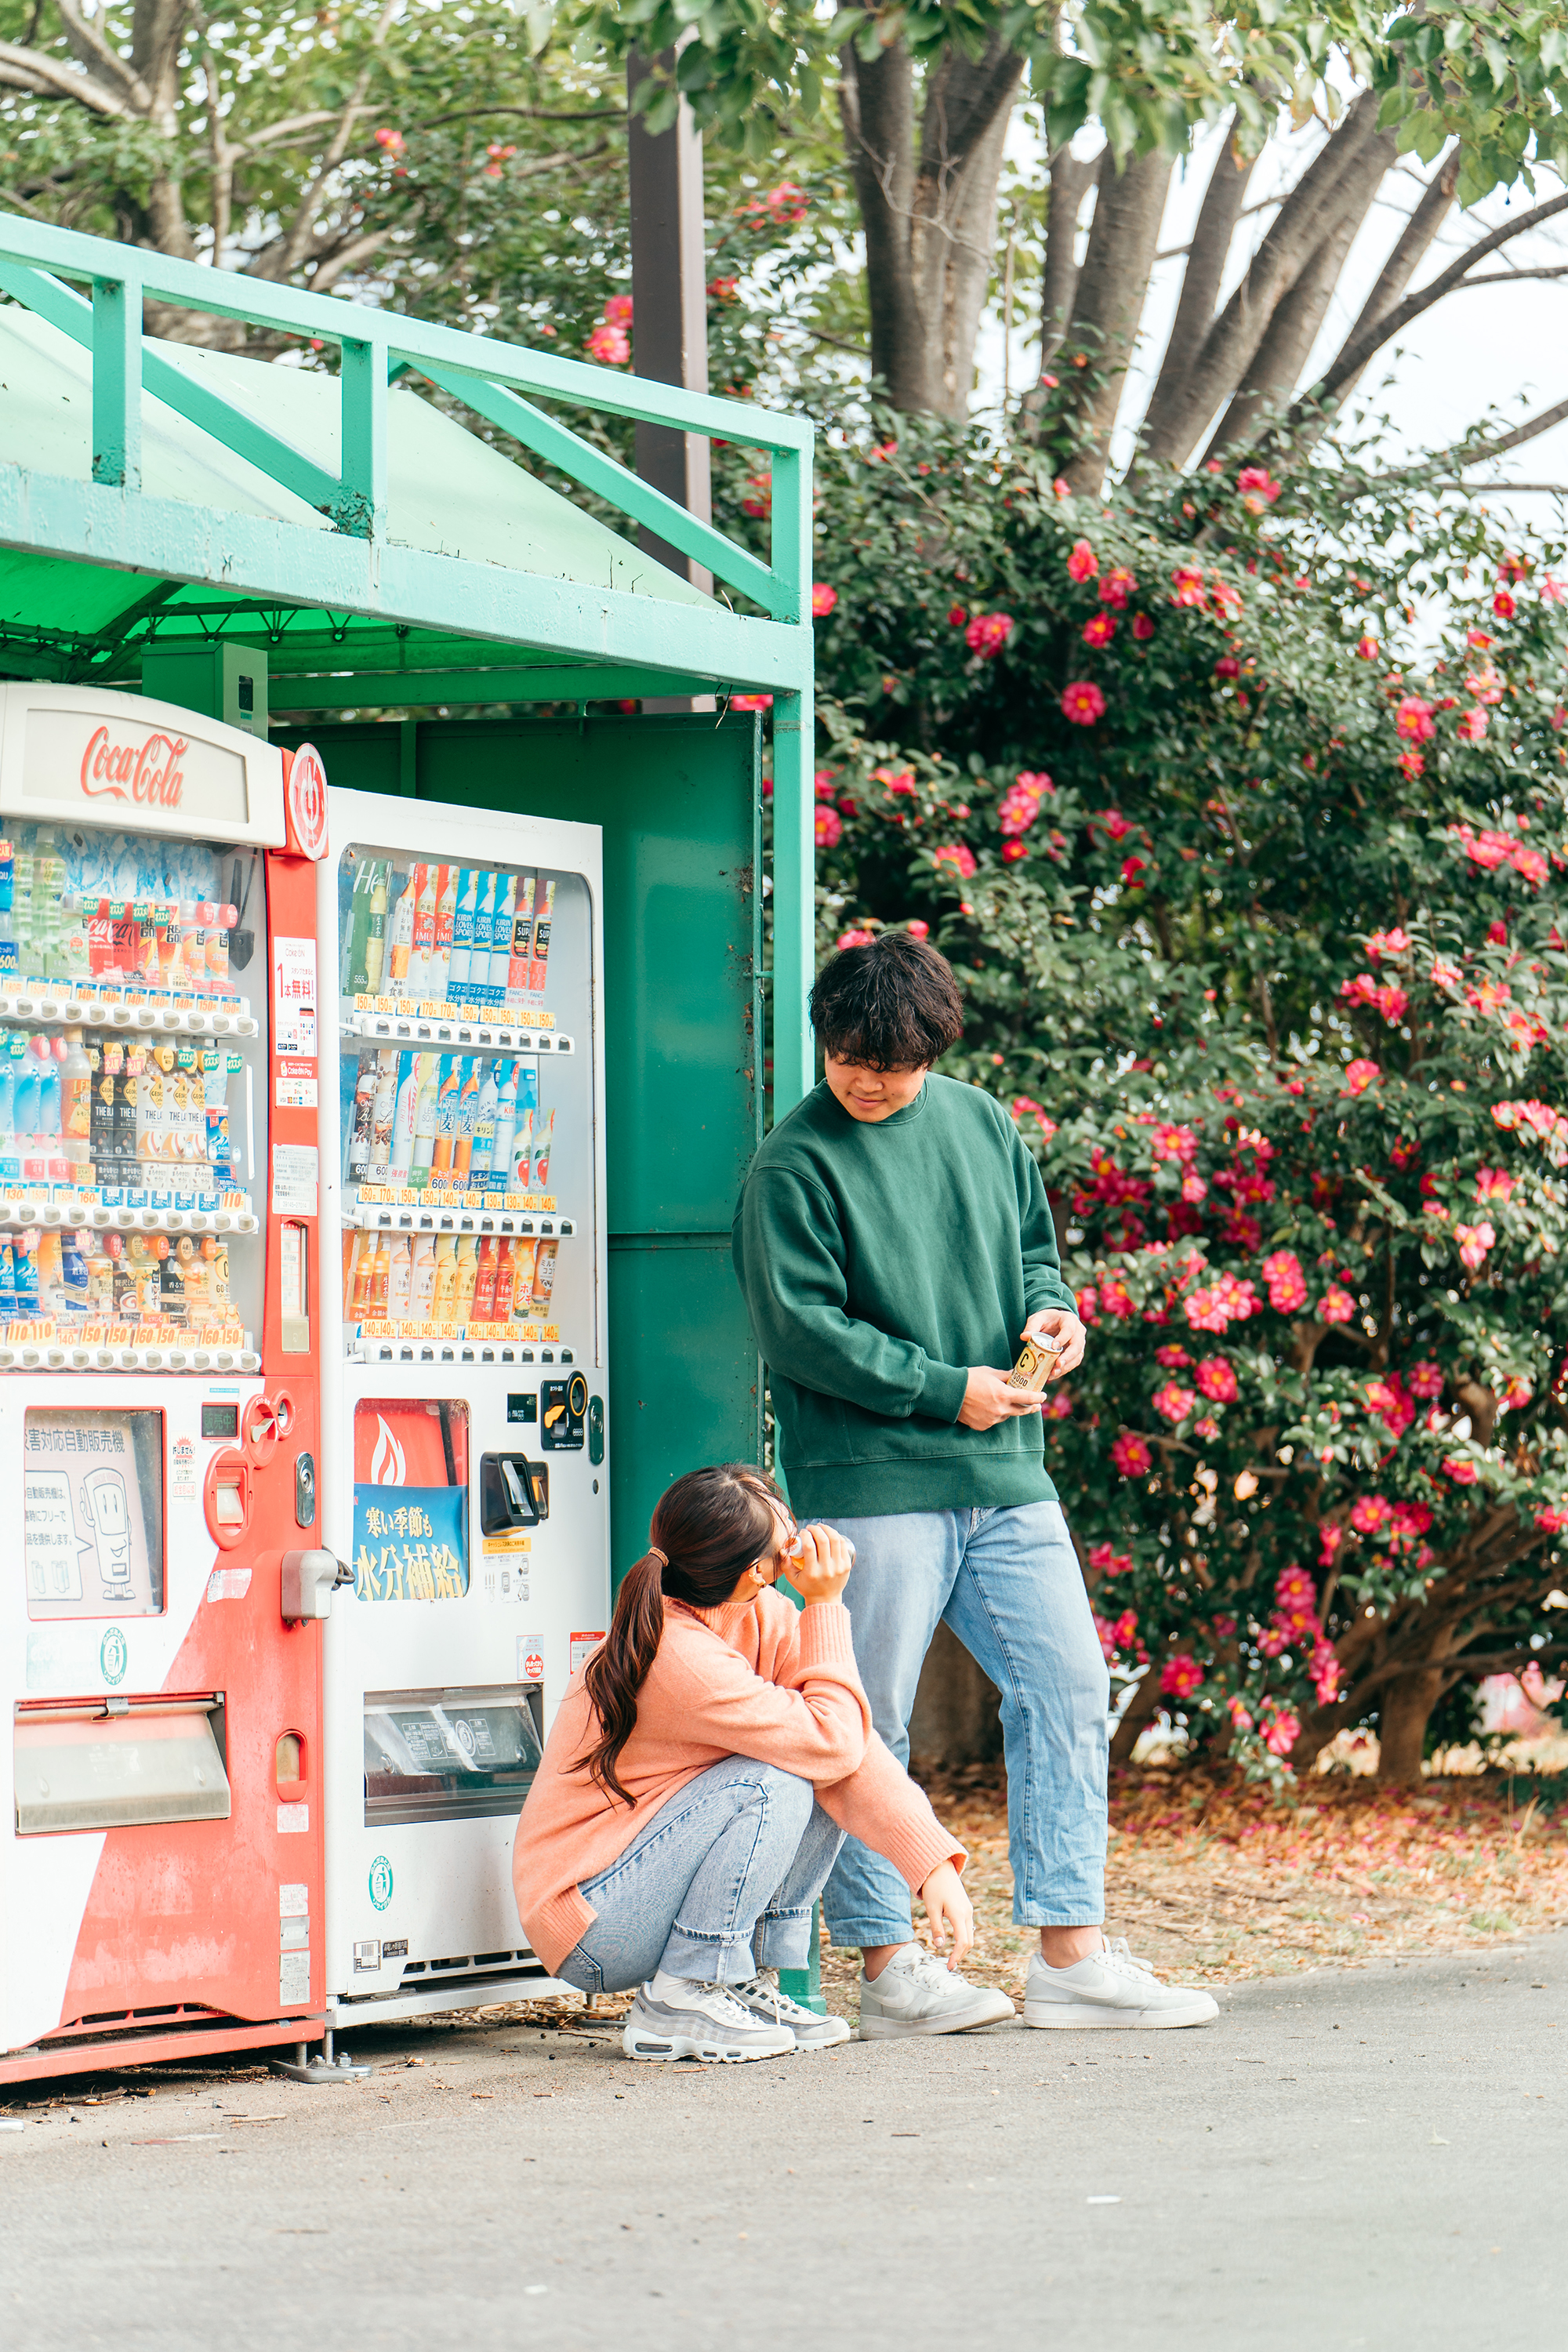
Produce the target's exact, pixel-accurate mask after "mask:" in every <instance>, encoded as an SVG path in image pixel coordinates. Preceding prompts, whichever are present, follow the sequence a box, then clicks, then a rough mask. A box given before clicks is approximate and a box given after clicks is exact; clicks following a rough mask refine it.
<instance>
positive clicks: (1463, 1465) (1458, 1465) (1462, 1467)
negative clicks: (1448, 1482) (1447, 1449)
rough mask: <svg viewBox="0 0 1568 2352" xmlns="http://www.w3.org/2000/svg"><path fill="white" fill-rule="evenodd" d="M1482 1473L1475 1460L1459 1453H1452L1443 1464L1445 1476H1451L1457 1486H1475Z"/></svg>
mask: <svg viewBox="0 0 1568 2352" xmlns="http://www.w3.org/2000/svg"><path fill="white" fill-rule="evenodd" d="M1443 1475H1444V1477H1445V1478H1451V1479H1452V1480H1453V1482H1454V1484H1455V1486H1474V1485H1475V1483H1476V1481H1477V1479H1478V1478H1479V1476H1480V1475H1481V1474H1480V1472H1479V1470H1478V1469H1477V1468H1476V1465H1475V1464H1474V1463H1473V1462H1467V1461H1465V1460H1464V1459H1463V1457H1462V1456H1461V1455H1459V1454H1449V1456H1448V1458H1447V1461H1446V1462H1445V1463H1444V1465H1443Z"/></svg>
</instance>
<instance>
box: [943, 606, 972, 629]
mask: <svg viewBox="0 0 1568 2352" xmlns="http://www.w3.org/2000/svg"><path fill="white" fill-rule="evenodd" d="M947 618H948V625H949V626H950V627H951V628H954V629H962V628H963V625H964V623H965V621H967V620H968V618H969V608H968V606H967V605H965V604H950V605H949V606H948V608H947Z"/></svg>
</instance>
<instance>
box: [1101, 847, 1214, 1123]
mask: <svg viewBox="0 0 1568 2352" xmlns="http://www.w3.org/2000/svg"><path fill="white" fill-rule="evenodd" d="M1114 814H1115V811H1114V810H1109V809H1108V810H1107V812H1106V818H1102V819H1101V822H1102V823H1104V822H1105V821H1106V819H1108V818H1109V817H1110V816H1112V815H1114ZM1128 829H1129V830H1131V827H1129V828H1128ZM1197 1148H1198V1139H1197V1137H1196V1136H1195V1135H1194V1132H1193V1130H1192V1129H1191V1128H1190V1127H1177V1126H1174V1125H1173V1123H1172V1121H1171V1120H1169V1119H1158V1120H1156V1121H1155V1125H1154V1132H1153V1134H1152V1136H1151V1137H1150V1139H1149V1150H1150V1155H1151V1157H1152V1159H1153V1160H1156V1161H1158V1160H1190V1159H1191V1158H1192V1156H1193V1154H1194V1151H1196V1150H1197Z"/></svg>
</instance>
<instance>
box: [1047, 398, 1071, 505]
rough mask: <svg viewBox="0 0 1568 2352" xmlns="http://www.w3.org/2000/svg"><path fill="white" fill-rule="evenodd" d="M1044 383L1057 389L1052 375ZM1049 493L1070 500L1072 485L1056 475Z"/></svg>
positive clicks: (1061, 476)
mask: <svg viewBox="0 0 1568 2352" xmlns="http://www.w3.org/2000/svg"><path fill="white" fill-rule="evenodd" d="M1046 381H1047V383H1048V384H1049V385H1050V387H1051V390H1052V391H1053V392H1055V390H1056V388H1057V379H1056V377H1055V376H1054V375H1053V376H1047V379H1046ZM1051 491H1052V494H1053V496H1054V497H1056V498H1058V499H1070V498H1071V496H1072V484H1071V483H1070V482H1069V481H1068V479H1067V478H1066V476H1065V475H1062V474H1058V476H1057V478H1056V480H1055V481H1054V482H1053V483H1052V484H1051Z"/></svg>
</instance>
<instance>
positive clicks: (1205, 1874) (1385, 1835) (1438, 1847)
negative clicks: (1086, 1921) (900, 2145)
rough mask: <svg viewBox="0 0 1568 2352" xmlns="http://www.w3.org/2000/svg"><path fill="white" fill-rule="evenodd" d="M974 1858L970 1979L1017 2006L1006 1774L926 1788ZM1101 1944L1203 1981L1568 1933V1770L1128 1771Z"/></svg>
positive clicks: (833, 1972) (1119, 1786)
mask: <svg viewBox="0 0 1568 2352" xmlns="http://www.w3.org/2000/svg"><path fill="white" fill-rule="evenodd" d="M927 1786H928V1791H929V1794H930V1796H931V1802H932V1804H933V1805H934V1806H935V1808H936V1811H937V1815H938V1818H939V1819H940V1820H941V1821H942V1822H943V1823H944V1824H945V1825H946V1826H947V1827H948V1828H950V1829H951V1830H952V1832H954V1834H955V1835H956V1836H958V1837H959V1838H961V1839H962V1840H963V1843H964V1844H965V1845H966V1846H967V1847H968V1849H969V1854H970V1860H969V1864H968V1868H967V1871H966V1873H965V1877H966V1883H967V1885H968V1886H969V1891H970V1895H971V1897H972V1899H973V1904H974V1911H975V1923H976V1927H977V1930H978V1935H977V1941H976V1945H975V1948H974V1951H973V1953H972V1954H971V1956H970V1958H969V1959H968V1960H966V1961H965V1963H964V1973H965V1975H966V1976H969V1977H972V1978H973V1979H975V1980H976V1981H978V1982H982V1983H986V1984H994V1985H1000V1986H1001V1987H1003V1989H1004V1990H1006V1991H1008V1992H1010V1993H1012V1994H1014V1995H1015V1996H1016V1997H1018V1998H1020V1999H1021V1998H1022V1994H1023V1989H1024V1970H1025V1969H1026V1966H1027V1964H1028V1957H1029V1953H1030V1951H1031V1949H1032V1948H1033V1947H1034V1942H1035V1938H1034V1936H1033V1935H1032V1933H1031V1932H1030V1930H1029V1929H1027V1928H1025V1927H1015V1926H1014V1925H1013V1874H1012V1871H1011V1870H1010V1869H1009V1867H1008V1864H1007V1785H1006V1780H1005V1776H1004V1774H1003V1772H1002V1769H1001V1768H1000V1766H997V1765H987V1766H972V1767H970V1768H968V1769H966V1770H964V1771H962V1772H960V1773H957V1774H954V1775H952V1776H945V1777H942V1778H937V1777H934V1776H933V1777H932V1778H931V1780H929V1781H928V1783H927ZM1110 1820H1111V1832H1110V1865H1109V1872H1108V1882H1107V1894H1106V1906H1107V1914H1108V1920H1107V1924H1108V1928H1109V1932H1110V1934H1111V1935H1113V1936H1125V1937H1127V1939H1128V1942H1129V1943H1130V1944H1131V1948H1132V1949H1133V1951H1134V1952H1135V1953H1137V1954H1138V1955H1139V1957H1140V1958H1144V1959H1147V1960H1150V1961H1152V1964H1153V1965H1154V1967H1155V1968H1156V1969H1158V1970H1159V1971H1160V1973H1161V1974H1162V1975H1163V1976H1166V1977H1171V1978H1174V1979H1184V1980H1186V1981H1188V1982H1190V1983H1194V1984H1210V1985H1212V1984H1230V1983H1234V1982H1236V1981H1237V1979H1239V1978H1242V1977H1256V1976H1272V1975H1279V1974H1281V1973H1288V1972H1289V1971H1291V1970H1294V1969H1309V1968H1318V1967H1323V1966H1344V1965H1346V1964H1347V1963H1352V1962H1354V1961H1356V1960H1361V1959H1372V1958H1395V1957H1405V1956H1407V1955H1412V1954H1417V1953H1427V1952H1438V1951H1451V1950H1455V1949H1458V1948H1470V1947H1479V1946H1484V1945H1489V1944H1497V1943H1501V1942H1506V1941H1507V1940H1508V1938H1509V1937H1511V1936H1519V1935H1525V1934H1531V1933H1538V1932H1539V1931H1540V1930H1541V1929H1542V1928H1544V1927H1555V1926H1558V1925H1561V1924H1568V1772H1563V1771H1554V1772H1550V1773H1513V1774H1510V1773H1508V1772H1503V1771H1490V1772H1487V1771H1482V1772H1474V1773H1466V1774H1464V1775H1461V1776H1458V1777H1456V1778H1454V1779H1452V1780H1424V1781H1423V1782H1422V1783H1421V1784H1420V1786H1419V1787H1418V1788H1412V1789H1398V1788H1387V1787H1384V1785H1383V1784H1382V1783H1380V1782H1378V1781H1376V1780H1369V1779H1365V1778H1357V1777H1350V1776H1344V1777H1338V1776H1335V1777H1329V1776H1323V1775H1320V1776H1317V1777H1315V1778H1312V1779H1310V1780H1302V1781H1300V1782H1299V1783H1298V1785H1297V1787H1296V1788H1295V1790H1292V1791H1291V1792H1289V1795H1288V1796H1287V1797H1286V1798H1284V1799H1277V1798H1276V1797H1275V1796H1274V1795H1273V1793H1272V1791H1271V1790H1268V1788H1267V1787H1258V1786H1253V1787H1248V1786H1247V1784H1246V1783H1245V1782H1242V1781H1239V1780H1232V1779H1229V1778H1228V1777H1226V1778H1219V1777H1215V1776H1214V1775H1211V1774H1206V1773H1205V1772H1203V1771H1201V1770H1198V1769H1180V1768H1177V1769H1129V1770H1127V1771H1124V1772H1121V1773H1119V1774H1118V1775H1117V1776H1116V1778H1115V1780H1114V1781H1113V1783H1112V1791H1111V1804H1110ZM857 1976H858V1955H856V1954H854V1953H851V1952H837V1951H833V1950H831V1949H825V1951H824V1953H823V1984H824V1989H825V1990H826V1993H827V1997H828V2006H829V2007H830V2008H832V2009H836V2010H839V2011H843V2012H844V2013H845V2014H850V2013H852V2012H853V2011H855V2009H856V2008H857V2005H858V2004H857V2000H856V1994H855V1983H856V1978H857Z"/></svg>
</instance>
